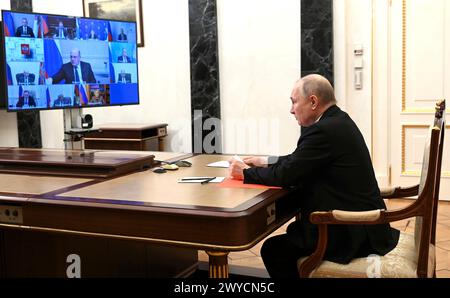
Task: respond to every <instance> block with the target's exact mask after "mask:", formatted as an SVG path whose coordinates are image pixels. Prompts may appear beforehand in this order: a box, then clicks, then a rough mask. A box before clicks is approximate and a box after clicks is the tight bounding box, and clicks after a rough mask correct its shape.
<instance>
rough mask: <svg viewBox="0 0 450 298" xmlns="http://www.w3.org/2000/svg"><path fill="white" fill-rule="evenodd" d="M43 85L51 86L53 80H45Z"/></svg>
mask: <svg viewBox="0 0 450 298" xmlns="http://www.w3.org/2000/svg"><path fill="white" fill-rule="evenodd" d="M45 84H47V85H51V84H53V79H52V78H48V79H45Z"/></svg>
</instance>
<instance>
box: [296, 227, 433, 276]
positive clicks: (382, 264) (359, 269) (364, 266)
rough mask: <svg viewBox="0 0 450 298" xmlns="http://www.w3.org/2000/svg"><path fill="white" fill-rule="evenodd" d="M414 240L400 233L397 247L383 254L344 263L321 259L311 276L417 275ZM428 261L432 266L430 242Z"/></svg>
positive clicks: (412, 237)
mask: <svg viewBox="0 0 450 298" xmlns="http://www.w3.org/2000/svg"><path fill="white" fill-rule="evenodd" d="M414 242H415V241H414V235H411V234H406V233H401V234H400V239H399V241H398V244H397V247H396V248H395V249H393V250H392V251H391V252H389V253H388V254H386V255H384V256H378V255H371V256H368V257H366V258H358V259H354V260H352V261H351V262H350V263H349V264H345V265H343V264H338V263H333V262H329V261H323V262H322V263H321V264H320V266H319V267H318V268H317V269H316V270H315V271H313V273H312V275H311V277H322V278H323V277H325V278H326V277H348V278H367V277H385V278H396V277H404V278H409V277H417V274H416V270H417V260H418V256H417V250H416V248H415V243H414ZM305 259H306V257H305V258H301V259H299V261H298V262H297V265H298V266H300V264H301V263H302V262H303V261H304V260H305ZM429 261H430V262H429V268H434V264H435V248H434V246H433V245H431V244H430V256H429Z"/></svg>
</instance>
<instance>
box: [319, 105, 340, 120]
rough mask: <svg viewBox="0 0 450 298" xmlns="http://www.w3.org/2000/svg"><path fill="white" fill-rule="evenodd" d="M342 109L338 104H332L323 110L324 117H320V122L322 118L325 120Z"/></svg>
mask: <svg viewBox="0 0 450 298" xmlns="http://www.w3.org/2000/svg"><path fill="white" fill-rule="evenodd" d="M340 110H341V109H340V108H339V107H338V106H337V105H332V106H331V107H329V108H328V109H327V110H326V111H325V112H323V114H322V117H321V118H320V120H319V121H318V122H320V121H321V120H323V119H325V118H327V117H330V116H332V115H334V114H336V113H337V112H339V111H340Z"/></svg>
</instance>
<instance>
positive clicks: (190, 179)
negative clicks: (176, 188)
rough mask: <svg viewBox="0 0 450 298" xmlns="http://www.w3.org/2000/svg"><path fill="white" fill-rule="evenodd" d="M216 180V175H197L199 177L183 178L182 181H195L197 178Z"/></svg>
mask: <svg viewBox="0 0 450 298" xmlns="http://www.w3.org/2000/svg"><path fill="white" fill-rule="evenodd" d="M211 178H212V180H214V179H216V177H197V178H181V181H195V180H205V179H207V180H209V179H211Z"/></svg>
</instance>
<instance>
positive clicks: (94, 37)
mask: <svg viewBox="0 0 450 298" xmlns="http://www.w3.org/2000/svg"><path fill="white" fill-rule="evenodd" d="M89 39H97V34H96V33H95V31H94V29H92V30H91V32H90V33H89Z"/></svg>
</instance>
